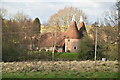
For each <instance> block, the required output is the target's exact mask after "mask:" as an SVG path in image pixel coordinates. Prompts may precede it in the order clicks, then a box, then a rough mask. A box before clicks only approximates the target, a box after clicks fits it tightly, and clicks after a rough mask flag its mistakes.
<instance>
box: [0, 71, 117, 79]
mask: <svg viewBox="0 0 120 80" xmlns="http://www.w3.org/2000/svg"><path fill="white" fill-rule="evenodd" d="M2 77H3V78H118V73H115V72H77V71H49V72H47V71H41V72H40V71H39V72H12V73H3V75H2Z"/></svg>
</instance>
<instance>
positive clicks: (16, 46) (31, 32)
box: [2, 16, 41, 61]
mask: <svg viewBox="0 0 120 80" xmlns="http://www.w3.org/2000/svg"><path fill="white" fill-rule="evenodd" d="M16 17H17V16H16ZM21 17H23V16H21ZM21 17H19V18H15V19H10V20H7V19H5V18H2V60H3V61H14V60H24V57H25V56H27V53H28V50H33V49H36V47H35V45H34V44H35V42H36V41H37V40H38V36H39V35H40V29H41V23H40V20H39V18H35V19H34V20H31V19H27V18H24V19H23V18H22V19H21Z"/></svg>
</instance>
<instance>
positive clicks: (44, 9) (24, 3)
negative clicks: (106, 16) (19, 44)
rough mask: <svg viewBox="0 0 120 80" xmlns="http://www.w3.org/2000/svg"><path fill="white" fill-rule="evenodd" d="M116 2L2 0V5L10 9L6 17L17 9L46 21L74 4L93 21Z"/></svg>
mask: <svg viewBox="0 0 120 80" xmlns="http://www.w3.org/2000/svg"><path fill="white" fill-rule="evenodd" d="M114 3H115V0H107V1H105V0H1V2H0V7H3V8H6V9H7V10H8V15H7V16H6V18H12V17H13V15H14V14H15V13H17V11H20V12H23V13H25V14H27V15H29V17H30V18H32V19H34V18H36V17H39V18H40V20H41V22H42V23H44V22H47V20H48V19H49V17H50V16H51V15H52V14H54V13H56V12H57V11H58V10H59V9H63V8H64V7H65V6H73V7H76V8H79V9H81V10H83V12H84V13H85V14H86V15H87V17H88V21H89V22H91V23H93V22H94V21H95V20H96V19H97V17H101V15H102V14H103V12H105V11H107V10H109V9H110V8H111V7H112V6H113V5H114ZM63 15H64V14H63Z"/></svg>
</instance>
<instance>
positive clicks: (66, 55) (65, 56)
mask: <svg viewBox="0 0 120 80" xmlns="http://www.w3.org/2000/svg"><path fill="white" fill-rule="evenodd" d="M78 55H79V54H78V53H55V58H62V59H68V60H78Z"/></svg>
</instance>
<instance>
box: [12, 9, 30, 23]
mask: <svg viewBox="0 0 120 80" xmlns="http://www.w3.org/2000/svg"><path fill="white" fill-rule="evenodd" d="M27 18H28V15H25V14H24V13H23V12H19V11H18V12H17V13H16V14H15V15H14V20H16V21H18V22H21V21H25V20H26V19H27Z"/></svg>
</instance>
